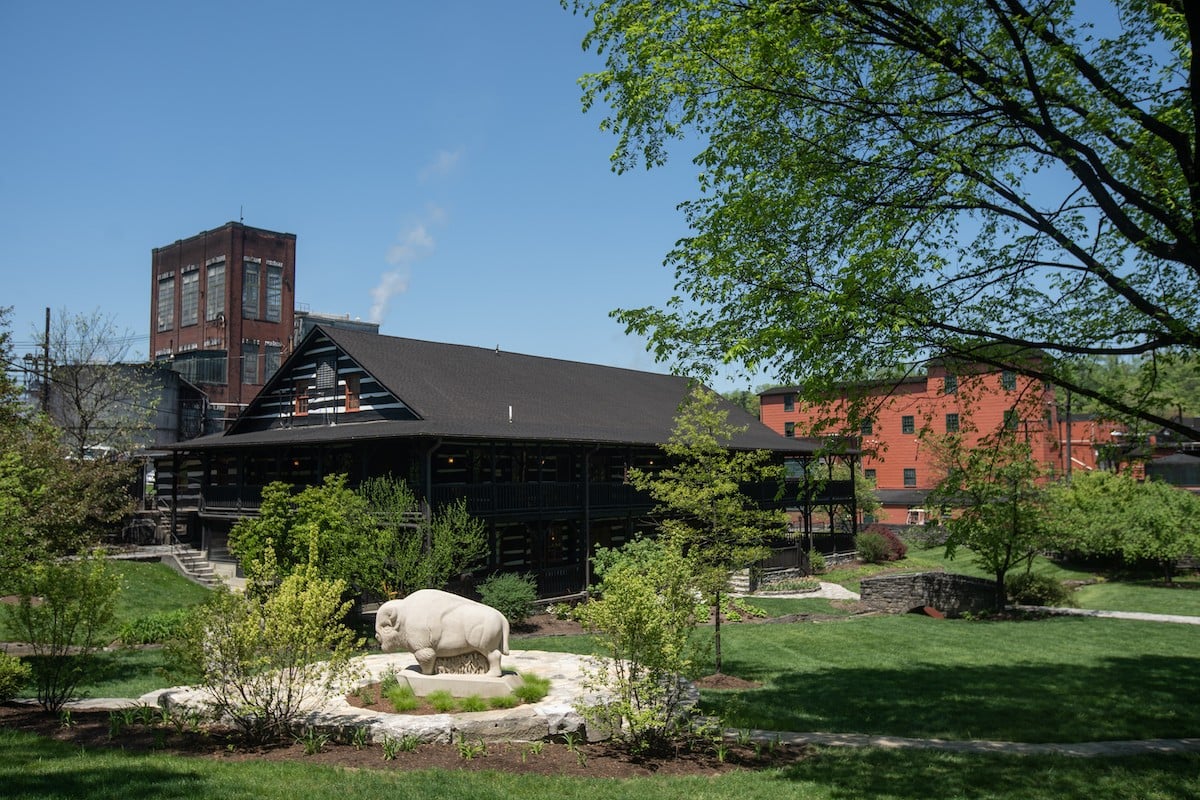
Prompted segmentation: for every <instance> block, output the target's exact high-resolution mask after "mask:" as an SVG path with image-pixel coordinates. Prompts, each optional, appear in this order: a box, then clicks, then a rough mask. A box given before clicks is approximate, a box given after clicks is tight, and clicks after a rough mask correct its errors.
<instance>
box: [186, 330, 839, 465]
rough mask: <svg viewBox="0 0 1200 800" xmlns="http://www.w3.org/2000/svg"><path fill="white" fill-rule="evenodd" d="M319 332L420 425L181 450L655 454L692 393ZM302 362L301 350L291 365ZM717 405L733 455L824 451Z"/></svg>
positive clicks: (584, 367) (253, 436)
mask: <svg viewBox="0 0 1200 800" xmlns="http://www.w3.org/2000/svg"><path fill="white" fill-rule="evenodd" d="M319 331H320V332H321V333H323V334H324V335H326V336H328V337H329V339H330V340H332V341H333V342H334V344H336V345H337V346H338V347H339V348H340V349H341V350H342V351H343V352H344V353H345V354H346V355H347V356H349V357H350V358H351V359H353V360H354V361H355V362H357V363H358V364H359V365H360V366H361V367H362V368H363V369H365V370H366V371H367V372H369V373H370V374H371V375H372V376H373V377H374V378H375V379H376V380H377V381H378V382H379V383H380V384H381V385H382V386H384V387H386V388H387V389H388V391H390V392H392V393H393V394H394V395H395V396H396V397H397V398H399V399H400V400H401V401H402V402H403V403H404V404H405V405H407V406H408V407H409V408H410V409H412V411H414V412H415V413H416V414H417V416H418V417H420V419H417V420H407V421H375V422H365V423H354V422H349V421H346V420H345V418H343V419H342V420H340V421H339V424H338V425H336V426H313V427H306V428H294V429H276V430H269V431H260V432H250V433H237V432H230V433H228V434H225V435H223V436H219V437H210V438H209V439H206V440H193V441H191V442H187V443H184V444H182V445H181V449H193V448H196V449H199V448H207V447H229V446H238V445H252V444H264V443H273V442H278V443H281V444H283V443H290V442H311V443H317V442H334V441H348V440H355V439H366V438H391V437H416V436H432V437H447V438H449V437H453V438H468V439H480V440H518V441H539V440H540V441H562V442H595V443H628V444H644V445H659V444H663V443H665V442H666V441H667V440H668V439H669V438H670V435H671V431H672V429H673V428H674V424H675V419H674V418H675V414H676V412H677V410H678V408H679V404H680V402H681V401H682V400H683V399H684V397H685V396H686V395H687V393H688V390H689V387H690V383H689V381H688V379H687V378H682V377H678V376H674V375H662V374H659V373H653V372H642V371H638V370H631V369H622V368H619V367H606V366H599V365H596V364H585V363H581V362H576V361H563V360H560V359H554V358H544V357H541V356H529V355H521V354H519V353H509V352H506V351H503V350H498V349H491V348H482V347H470V346H465V345H456V344H444V343H439V342H427V341H421V340H418V339H405V338H400V337H394V336H383V335H380V334H375V333H363V332H359V331H351V330H341V329H334V328H320V329H319ZM311 337H312V334H310V338H309V339H307V340H306V341H311V340H312V338H311ZM299 357H303V345H302V346H301V349H300V350H298V352H297V353H295V354H293V356H292V357H291V358H290V359H289V361H291V360H292V359H295V358H299ZM280 374H282V370H281V373H280ZM721 402H722V405H723V406H724V407H725V408H727V409H728V411H729V420H730V422H731V423H733V424H735V425H745V426H746V430H745V431H744V432H742V433H740V434H738V435H737V436H736V437H735V438H734V440H733V442H732V443H731V444H732V446H733V447H735V448H738V449H759V448H763V449H769V450H777V451H789V452H795V453H797V454H803V453H812V452H815V451H816V450H818V449H819V448H820V447H821V446H822V445H823V444H824V442H823V440H816V439H788V438H785V437H783V436H780V435H779V434H777V433H775V432H774V431H772V430H771V429H770V428H768V427H766V426H765V425H763V424H762V423H761V422H759V421H758V420H757V419H755V418H754V417H752V416H751V415H749V414H747V413H746V412H745V411H744V410H743V409H742V408H740V407H739V406H737V405H736V404H734V403H732V402H729V401H727V400H724V399H722V401H721ZM510 408H511V410H512V418H511V422H510V420H509V409H510ZM251 410H253V407H252V408H251ZM235 431H236V428H235Z"/></svg>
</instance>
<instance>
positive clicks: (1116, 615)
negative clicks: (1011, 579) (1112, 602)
mask: <svg viewBox="0 0 1200 800" xmlns="http://www.w3.org/2000/svg"><path fill="white" fill-rule="evenodd" d="M1013 608H1016V609H1018V610H1021V611H1040V612H1042V613H1044V614H1054V615H1057V616H1064V617H1103V618H1105V619H1133V620H1138V621H1140V622H1173V623H1176V624H1179V625H1200V617H1191V616H1186V615H1184V614H1147V613H1145V612H1143V611H1097V610H1096V609H1093V608H1059V607H1056V606H1013Z"/></svg>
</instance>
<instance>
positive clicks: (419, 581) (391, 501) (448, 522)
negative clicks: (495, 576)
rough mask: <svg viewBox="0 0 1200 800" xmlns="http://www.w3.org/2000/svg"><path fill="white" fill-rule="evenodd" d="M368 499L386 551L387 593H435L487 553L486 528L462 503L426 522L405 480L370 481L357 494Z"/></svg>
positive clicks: (445, 507)
mask: <svg viewBox="0 0 1200 800" xmlns="http://www.w3.org/2000/svg"><path fill="white" fill-rule="evenodd" d="M358 492H359V494H360V495H361V496H362V497H363V498H364V499H365V500H366V503H367V508H368V510H369V511H370V512H371V515H372V517H373V520H374V524H375V526H376V528H377V530H378V536H377V537H375V536H373V537H369V538H372V539H373V540H374V541H376V542H378V543H379V545H378V546H380V547H382V548H383V550H384V560H385V562H386V567H387V568H386V570H385V573H384V574H385V576H386V581H387V584H386V586H385V587H384V589H385V594H389V595H390V594H408V593H409V592H413V591H416V590H417V589H438V588H441V587H443V586H445V585H446V583H447V582H449V581H450V580H451V579H452V578H453V577H454V576H456V575H459V574H461V573H463V572H466V571H468V570H469V569H470V567H471V566H472V565H473V564H474V562H476V561H478V560H479V559H480V558H481V557H483V556H484V555H485V554H486V553H487V528H486V526H484V524H483V522H482V521H481V520H478V519H476V518H474V517H472V516H471V515H470V514H468V513H467V503H466V501H465V500H462V499H460V500H457V501H455V502H453V503H449V504H447V505H445V506H442V507H441V508H439V509H438V510H437V511H435V512H434V513H433V514H432V515H431V516H429V517H428V518H427V517H426V516H425V515H424V514H422V513H420V512H421V505H420V501H419V500H418V499H417V496H416V495H415V494H414V493H413V492H412V490H411V489H410V488H409V487H408V485H407V484H406V483H404V481H400V480H396V479H395V478H391V477H385V478H371V479H368V480H366V481H363V484H362V486H360V487H359V489H358Z"/></svg>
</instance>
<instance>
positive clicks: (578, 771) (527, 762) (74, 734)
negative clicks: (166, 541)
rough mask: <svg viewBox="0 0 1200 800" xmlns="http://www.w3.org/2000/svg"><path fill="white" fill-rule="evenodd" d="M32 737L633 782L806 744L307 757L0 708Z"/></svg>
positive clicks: (743, 762) (360, 751)
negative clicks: (646, 751) (644, 751)
mask: <svg viewBox="0 0 1200 800" xmlns="http://www.w3.org/2000/svg"><path fill="white" fill-rule="evenodd" d="M3 728H8V729H14V730H20V731H25V732H28V733H33V734H37V735H39V736H43V737H46V738H50V739H55V740H57V741H61V742H68V743H70V744H72V745H74V746H77V747H83V748H88V749H101V748H107V749H119V750H122V751H124V752H128V753H164V754H168V755H173V756H183V757H193V758H208V759H215V760H220V761H248V760H262V761H298V762H303V763H306V764H320V765H322V766H330V767H348V768H353V769H383V770H401V771H403V770H416V769H444V770H496V771H502V772H512V773H521V774H536V775H574V776H580V777H590V778H635V777H642V776H647V775H717V774H721V773H725V772H729V771H732V770H737V769H763V768H767V767H778V766H784V765H787V764H791V763H795V762H798V761H801V760H803V759H804V758H806V757H807V755H808V750H807V748H805V747H800V746H789V745H776V746H773V747H765V746H758V747H756V746H754V745H752V744H737V743H734V742H729V743H726V745H725V747H724V750H723V751H722V753H721V757H718V753H717V750H716V748H715V746H714V745H713V743H711V742H707V741H698V742H695V743H692V744H685V745H681V746H680V747H679V748H678V749H675V750H672V751H670V752H664V753H654V754H651V755H648V756H645V757H634V756H632V755H630V754H629V753H627V752H626V751H624V750H622V749H621V748H620V747H619V746H617V745H614V744H612V743H608V742H598V743H593V744H588V743H572V744H570V745H568V744H567V743H566V742H564V741H552V742H546V743H529V742H508V743H496V742H492V743H488V744H487V745H486V747H485V748H483V749H480V751H478V752H475V753H474V754H471V755H469V756H468V755H464V750H463V749H460V747H459V745H458V744H421V745H419V746H418V747H416V749H414V750H412V751H411V752H404V751H401V752H398V753H396V754H395V757H394V758H393V759H390V760H388V759H385V758H384V751H383V748H382V746H381V745H378V744H364V745H362V746H361V748H360V747H355V746H354V745H353V744H350V743H347V742H334V741H329V742H326V743H324V744H323V746H322V747H321V749H320V751H319V752H314V753H308V752H306V748H305V745H304V744H303V743H302V742H298V741H296V742H292V741H289V742H281V743H277V744H272V745H254V744H248V743H246V742H245V740H244V739H243V738H242V737H241V736H240V735H239V734H238V733H236V732H235V731H231V730H226V729H215V728H213V729H205V730H200V731H189V730H183V731H180V730H177V729H176V728H174V727H170V726H167V727H163V726H150V727H147V726H144V725H140V724H139V725H133V726H131V727H127V728H124V729H123V730H121V731H119V732H118V733H116V734H115V735H112V734H111V723H110V712H108V711H74V712H72V713H71V716H70V725H64V724H63V723H62V722H61V721H60V719H59V718H58V717H56V716H52V715H48V714H46V713H44V712H43V711H42V710H41V709H40V708H38V707H33V706H28V705H23V704H22V705H18V704H12V703H7V704H3V705H0V729H3Z"/></svg>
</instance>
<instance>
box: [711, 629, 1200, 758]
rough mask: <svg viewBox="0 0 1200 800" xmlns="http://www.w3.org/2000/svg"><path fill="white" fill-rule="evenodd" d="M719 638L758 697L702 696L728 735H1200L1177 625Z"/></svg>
mask: <svg viewBox="0 0 1200 800" xmlns="http://www.w3.org/2000/svg"><path fill="white" fill-rule="evenodd" d="M724 631H725V636H724V657H725V671H726V672H727V673H729V674H731V675H736V676H738V677H741V678H745V679H748V680H754V681H759V682H762V683H763V684H764V685H763V687H762V688H760V689H752V690H746V691H736V692H721V691H705V692H703V694H702V709H703V710H704V711H705V712H708V713H713V714H717V715H719V716H721V717H722V719H723V721H724V723H725V724H726V725H729V726H733V727H747V728H765V729H768V730H785V731H828V732H857V733H874V734H888V735H894V736H913V737H922V738H948V739H999V740H1010V741H1024V742H1079V741H1101V740H1119V739H1150V738H1172V737H1188V736H1195V735H1196V733H1197V731H1200V704H1197V703H1196V702H1195V700H1196V698H1197V697H1200V653H1198V652H1197V648H1196V642H1197V636H1198V635H1200V632H1198V631H1197V629H1196V628H1193V627H1191V626H1187V625H1168V624H1160V623H1139V622H1129V621H1123V620H1098V619H1082V618H1069V617H1067V618H1051V619H1044V620H1036V621H1014V622H967V621H962V620H935V619H930V618H927V617H921V616H915V615H906V616H896V617H863V618H855V619H850V620H847V621H832V622H823V623H802V624H794V625H757V626H750V625H743V626H728V627H726V628H725V629H724Z"/></svg>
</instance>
